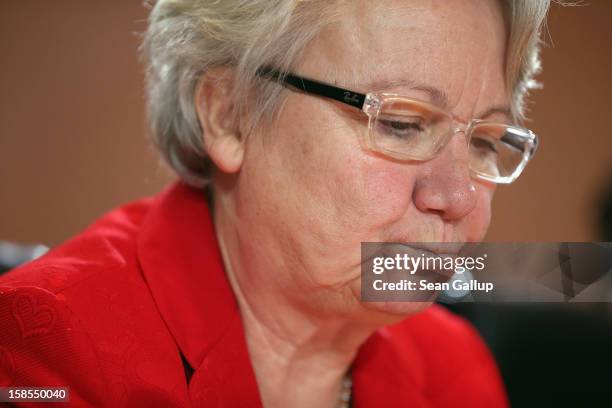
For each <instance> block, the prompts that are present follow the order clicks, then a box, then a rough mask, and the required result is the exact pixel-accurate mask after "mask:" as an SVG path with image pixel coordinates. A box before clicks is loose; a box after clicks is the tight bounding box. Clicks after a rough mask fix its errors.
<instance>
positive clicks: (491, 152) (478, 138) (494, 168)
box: [469, 124, 532, 179]
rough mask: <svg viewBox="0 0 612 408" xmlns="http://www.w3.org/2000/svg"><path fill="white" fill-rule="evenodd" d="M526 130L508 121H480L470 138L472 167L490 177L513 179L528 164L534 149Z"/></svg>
mask: <svg viewBox="0 0 612 408" xmlns="http://www.w3.org/2000/svg"><path fill="white" fill-rule="evenodd" d="M530 140H531V139H530V137H529V135H528V133H527V131H526V130H524V129H520V128H515V127H512V126H507V125H498V124H479V125H476V126H475V127H474V128H473V129H472V136H471V138H470V149H469V150H470V167H471V169H472V170H473V171H475V172H476V173H478V174H480V175H483V176H485V177H490V178H506V179H514V178H516V177H517V176H518V173H520V171H521V170H522V168H523V166H524V165H525V160H526V158H525V152H526V151H528V150H530V149H531V146H532V144H531V141H530Z"/></svg>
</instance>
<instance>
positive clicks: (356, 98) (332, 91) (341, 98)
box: [257, 67, 366, 109]
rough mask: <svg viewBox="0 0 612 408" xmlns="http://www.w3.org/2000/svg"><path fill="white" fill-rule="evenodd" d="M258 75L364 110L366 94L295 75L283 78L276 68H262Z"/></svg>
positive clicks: (287, 75) (286, 75)
mask: <svg viewBox="0 0 612 408" xmlns="http://www.w3.org/2000/svg"><path fill="white" fill-rule="evenodd" d="M257 74H258V75H259V76H261V77H262V78H269V79H273V80H275V81H278V82H281V83H282V84H284V85H289V86H291V87H293V88H295V89H297V90H298V91H302V92H305V93H308V94H312V95H318V96H323V97H326V98H330V99H333V100H336V101H338V102H342V103H345V104H347V105H350V106H353V107H355V108H358V109H361V108H363V103H364V101H365V98H366V96H365V95H364V94H361V93H358V92H353V91H349V90H348V89H343V88H338V87H336V86H333V85H328V84H325V83H323V82H319V81H314V80H312V79H307V78H303V77H300V76H297V75H293V74H285V76H284V78H283V77H282V75H281V73H280V72H279V71H278V70H276V69H274V68H269V67H264V68H260V69H259V70H258V71H257Z"/></svg>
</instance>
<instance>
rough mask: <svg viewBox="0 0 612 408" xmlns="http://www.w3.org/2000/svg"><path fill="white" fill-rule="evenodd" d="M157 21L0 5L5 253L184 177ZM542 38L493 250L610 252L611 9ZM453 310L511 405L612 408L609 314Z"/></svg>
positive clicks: (132, 4)
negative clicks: (152, 26) (168, 154)
mask: <svg viewBox="0 0 612 408" xmlns="http://www.w3.org/2000/svg"><path fill="white" fill-rule="evenodd" d="M146 16H147V9H146V8H144V7H143V6H142V2H141V1H136V0H105V1H83V0H80V1H77V0H72V1H70V0H54V1H43V0H2V1H0V55H1V60H0V61H1V65H0V67H1V70H2V74H1V75H0V186H1V187H0V240H7V241H12V242H17V243H21V244H32V243H43V244H46V245H50V246H53V245H57V244H58V243H60V242H62V241H63V240H65V239H66V238H68V237H70V236H71V235H74V234H75V233H77V232H78V231H80V230H81V229H82V228H84V227H85V226H86V225H87V224H89V223H90V222H91V221H92V220H94V219H95V218H96V217H98V216H100V215H101V214H103V213H104V212H106V211H108V210H109V209H111V208H113V207H115V206H117V205H119V204H121V203H124V202H126V201H129V200H132V199H136V198H139V197H142V196H144V195H149V194H153V193H155V192H156V191H158V190H159V189H160V188H161V187H162V186H163V185H165V184H166V183H167V182H168V181H169V180H171V179H172V176H171V174H170V173H169V172H168V171H167V170H166V169H165V167H164V166H163V165H161V164H160V163H159V160H158V158H157V156H156V154H155V153H154V152H153V150H152V148H151V147H150V145H149V142H148V140H147V134H146V124H145V117H144V90H143V68H142V65H141V64H140V62H139V59H138V53H137V49H138V45H139V42H140V39H139V33H141V32H142V31H144V29H145V27H146V24H145V19H146ZM545 40H546V43H547V46H546V47H545V49H544V52H543V59H544V72H543V74H542V75H541V77H540V80H541V81H542V82H543V83H544V89H543V90H541V91H538V92H536V93H535V94H534V97H533V104H532V110H531V114H530V117H531V118H532V120H531V122H530V123H529V124H528V126H530V127H532V128H533V129H534V130H535V131H536V132H537V133H538V134H539V135H540V137H541V141H542V144H541V147H540V149H539V151H538V154H537V155H536V158H535V160H534V161H533V162H532V163H531V164H530V165H529V167H528V168H527V170H526V173H525V174H524V175H523V176H522V177H521V178H520V179H519V181H518V182H517V183H516V184H513V185H511V186H507V187H501V188H499V189H498V193H497V195H496V199H495V202H494V209H493V214H494V217H493V222H492V225H491V229H490V232H489V234H488V236H487V239H488V240H491V241H593V240H604V239H605V240H611V239H612V238H611V237H610V235H609V234H610V232H608V235H604V234H605V233H606V232H605V231H606V228H607V231H612V226H611V225H610V220H611V219H612V215H610V214H612V210H610V209H608V210H607V211H608V212H607V214H608V215H607V216H606V215H605V214H606V213H605V211H604V206H605V197H606V191H609V193H608V200H610V201H612V190H611V186H612V160H611V159H612V135H611V134H610V131H609V128H610V119H611V117H612V111H611V109H610V106H611V104H610V102H609V98H610V97H611V96H612V85H611V84H612V81H610V78H609V76H610V75H611V73H612V52H611V47H612V1H609V0H592V1H589V3H588V4H587V5H585V6H580V7H560V6H553V8H552V10H551V13H550V18H549V24H548V31H547V34H546V35H545ZM608 206H609V208H610V207H611V205H610V204H608ZM606 217H608V218H607V220H608V221H605V219H606ZM606 222H607V223H608V224H606ZM452 308H453V309H454V310H455V311H457V312H459V313H461V314H463V315H464V316H467V317H468V318H470V320H472V322H473V323H474V324H475V325H476V326H477V328H479V330H480V331H481V333H482V334H483V336H484V338H485V339H486V340H487V342H488V343H489V346H490V347H491V349H492V351H493V352H494V354H495V356H496V358H497V361H498V363H499V365H500V369H501V371H502V374H503V376H504V381H505V383H506V385H507V388H508V391H509V394H510V398H511V401H512V404H513V406H518V407H522V406H534V407H542V406H581V407H582V406H585V407H593V406H602V407H612V391H610V388H611V387H610V385H612V384H611V383H612V375H611V374H610V369H611V367H612V323H611V322H612V308H611V305H610V304H582V305H571V304H567V305H560V304H550V305H545V304H540V305H537V304H529V305H485V304H478V305H469V304H464V305H457V306H453V307H452Z"/></svg>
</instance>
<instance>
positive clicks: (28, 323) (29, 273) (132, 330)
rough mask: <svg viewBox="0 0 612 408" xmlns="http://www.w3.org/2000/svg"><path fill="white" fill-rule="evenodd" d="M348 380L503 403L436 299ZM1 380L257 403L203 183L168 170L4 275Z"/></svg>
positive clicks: (380, 343) (368, 395) (474, 344)
mask: <svg viewBox="0 0 612 408" xmlns="http://www.w3.org/2000/svg"><path fill="white" fill-rule="evenodd" d="M187 371H191V372H192V373H193V375H192V376H191V377H190V380H189V381H187V378H186V372H187ZM187 376H189V375H187ZM353 383H354V385H353V401H354V406H355V407H391V406H409V407H449V406H451V407H504V406H507V403H506V397H505V393H504V389H503V386H502V383H501V380H500V376H499V374H498V371H497V368H496V366H495V363H494V361H493V359H492V358H491V356H490V354H489V352H488V350H487V348H486V347H485V345H484V344H483V342H482V341H481V340H480V338H479V337H478V335H477V333H476V332H475V331H474V330H473V329H472V328H471V327H470V326H469V325H468V323H466V322H465V321H464V320H462V319H461V318H458V317H455V316H453V315H452V314H450V313H449V312H447V311H445V310H444V309H442V308H440V307H438V306H432V307H430V308H428V309H427V310H426V311H425V312H422V313H420V314H418V315H416V316H413V317H410V318H408V319H406V320H405V321H403V322H401V323H400V324H397V325H395V326H391V327H387V328H384V329H381V330H379V331H378V332H377V333H375V334H374V335H372V336H371V337H370V339H369V340H368V341H367V342H366V343H365V344H364V345H363V346H362V347H361V349H360V350H359V353H358V356H357V359H356V361H355V362H354V365H353ZM0 386H69V387H70V398H71V402H72V404H73V405H94V406H112V407H121V406H130V407H140V406H142V407H154V406H159V407H174V406H179V407H188V406H194V407H198V406H205V407H258V406H261V403H260V399H259V395H258V389H257V385H256V382H255V376H254V373H253V368H252V367H251V363H250V360H249V356H248V351H247V347H246V341H245V337H244V332H243V328H242V325H241V320H240V315H239V312H238V308H237V304H236V301H235V298H234V296H233V294H232V291H231V289H230V286H229V284H228V282H227V279H226V276H225V273H224V270H223V266H222V261H221V257H220V254H219V249H218V247H217V243H216V239H215V234H214V230H213V225H212V221H211V217H210V215H209V212H208V208H207V206H206V201H205V199H204V196H203V193H202V192H200V191H197V190H194V189H191V188H189V187H186V186H184V185H183V184H180V183H177V184H175V185H173V186H172V187H170V188H169V189H168V190H166V191H165V192H163V193H161V194H160V195H158V196H156V197H154V198H152V199H145V200H141V201H137V202H134V203H131V204H128V205H126V206H123V207H121V208H119V209H117V210H115V211H113V212H111V213H109V214H108V215H106V216H104V217H103V218H101V219H100V220H98V221H97V222H95V223H94V224H93V225H92V226H90V227H89V228H88V229H87V230H85V231H84V232H83V233H81V234H80V235H78V236H77V237H75V238H73V239H71V240H70V241H68V242H66V243H64V244H63V245H61V246H59V247H57V248H55V249H53V250H52V251H50V252H49V253H47V254H46V255H45V256H43V257H41V258H39V259H37V260H36V261H34V262H31V263H29V264H27V265H25V266H22V267H20V268H18V269H16V270H14V271H12V272H10V273H8V274H7V275H5V276H3V277H2V278H0ZM46 406H47V405H46Z"/></svg>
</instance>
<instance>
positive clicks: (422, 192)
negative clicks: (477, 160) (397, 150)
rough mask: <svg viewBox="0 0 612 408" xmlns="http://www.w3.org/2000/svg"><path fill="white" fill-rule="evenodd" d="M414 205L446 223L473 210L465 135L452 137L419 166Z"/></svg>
mask: <svg viewBox="0 0 612 408" xmlns="http://www.w3.org/2000/svg"><path fill="white" fill-rule="evenodd" d="M413 201H414V203H415V205H416V207H417V208H418V209H419V211H422V212H427V213H434V214H437V215H439V216H440V217H442V218H443V219H444V220H445V221H454V220H458V219H461V218H463V217H465V216H466V215H467V214H469V213H470V212H472V210H473V209H474V207H476V188H475V187H474V184H473V180H472V177H471V175H470V170H469V152H468V146H467V142H466V137H465V133H464V132H462V131H461V132H457V133H455V134H454V135H453V138H452V139H451V140H450V141H449V143H448V144H447V145H446V146H444V148H443V149H442V151H440V152H438V154H437V155H436V157H434V158H433V159H431V160H429V161H427V162H424V163H422V164H421V165H420V174H419V177H418V179H417V181H416V183H415V187H414V190H413Z"/></svg>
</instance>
